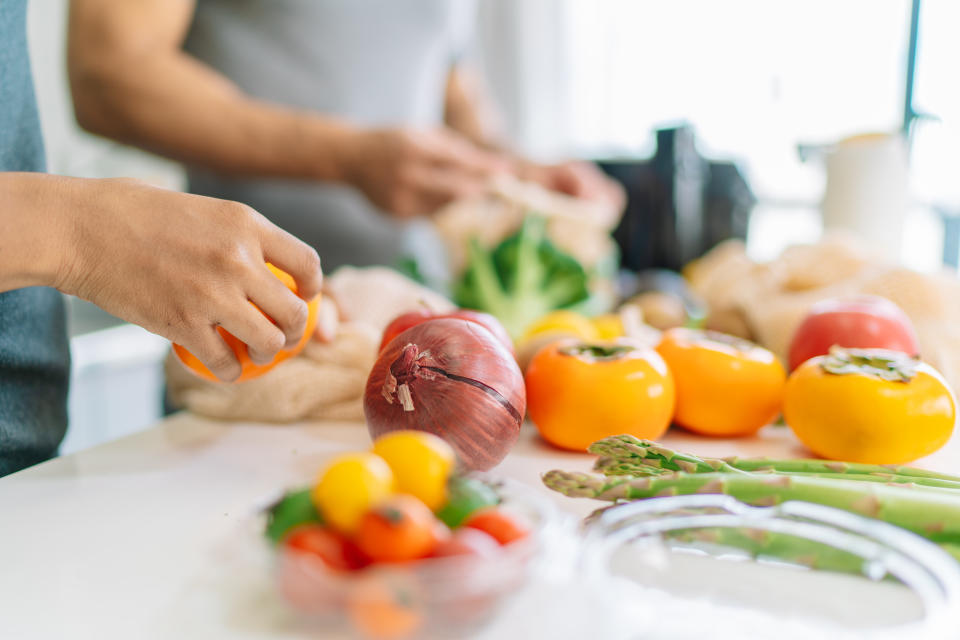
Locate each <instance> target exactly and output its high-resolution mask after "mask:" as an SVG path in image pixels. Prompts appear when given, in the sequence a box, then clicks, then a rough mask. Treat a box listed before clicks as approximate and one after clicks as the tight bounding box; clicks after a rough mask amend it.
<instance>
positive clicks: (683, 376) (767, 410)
mask: <svg viewBox="0 0 960 640" xmlns="http://www.w3.org/2000/svg"><path fill="white" fill-rule="evenodd" d="M657 352H658V353H659V354H660V355H661V356H663V359H664V360H666V362H667V366H669V367H670V371H671V372H672V373H673V380H674V382H675V383H676V385H677V408H676V413H675V414H674V418H673V421H674V422H675V423H677V424H679V425H680V426H682V427H685V428H687V429H689V430H690V431H695V432H697V433H700V434H704V435H708V436H743V435H750V434H752V433H755V432H756V431H757V430H758V429H760V427H762V426H764V425H766V424H768V423H770V422H771V421H772V420H773V419H774V418H776V417H777V415H778V414H779V413H780V409H781V405H782V403H783V387H784V384H785V383H786V380H787V376H786V373H785V372H784V370H783V366H782V365H781V364H780V362H779V361H778V360H777V358H776V356H774V355H773V353H771V352H770V351H767V350H766V349H764V348H762V347H760V346H757V345H755V344H753V343H752V342H747V341H746V340H741V339H739V338H734V337H733V336H728V335H726V334H723V333H716V332H713V331H701V330H699V329H684V328H675V329H669V330H667V331H666V332H664V334H663V337H662V338H661V340H660V344H659V345H658V346H657Z"/></svg>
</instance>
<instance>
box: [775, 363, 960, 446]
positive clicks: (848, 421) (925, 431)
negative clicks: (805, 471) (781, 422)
mask: <svg viewBox="0 0 960 640" xmlns="http://www.w3.org/2000/svg"><path fill="white" fill-rule="evenodd" d="M783 415H784V418H786V420H787V424H788V425H790V428H791V429H793V432H794V433H795V434H796V435H797V437H798V438H799V439H800V441H801V442H803V444H805V445H806V446H807V447H808V448H809V449H810V450H811V451H813V452H814V453H816V454H817V455H818V456H822V457H824V458H830V459H833V460H847V461H850V462H862V463H866V464H904V463H907V462H911V461H913V460H916V459H917V458H922V457H923V456H926V455H930V454H931V453H933V452H934V451H936V450H937V449H939V448H940V447H942V446H943V445H944V444H946V442H947V440H949V439H950V435H951V434H952V433H953V426H954V422H955V419H956V400H955V399H954V396H953V392H952V391H951V390H950V387H949V386H948V385H947V383H946V381H945V380H944V378H943V376H942V375H940V373H939V372H938V371H937V370H936V369H934V368H933V367H931V366H930V365H928V364H925V363H923V362H920V361H919V359H917V358H916V357H911V356H909V355H907V354H905V353H899V352H896V351H890V350H886V349H844V348H841V347H833V348H832V349H831V350H830V353H829V354H828V355H826V356H817V357H815V358H811V359H810V360H807V361H806V362H804V363H803V364H801V365H800V366H799V367H797V370H796V371H794V372H793V374H791V375H790V379H789V380H788V381H787V388H786V395H785V397H784V401H783Z"/></svg>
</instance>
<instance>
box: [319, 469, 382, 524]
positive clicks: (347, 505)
mask: <svg viewBox="0 0 960 640" xmlns="http://www.w3.org/2000/svg"><path fill="white" fill-rule="evenodd" d="M394 482H395V481H394V477H393V471H391V470H390V466H389V465H388V464H387V463H386V461H385V460H384V459H383V458H381V457H380V456H378V455H376V454H373V453H347V454H343V455H340V456H338V457H336V458H334V459H333V460H332V461H331V462H330V464H329V465H327V467H326V469H324V470H323V471H322V472H321V474H320V479H319V481H318V482H317V485H316V486H315V487H314V488H313V494H312V495H313V502H314V504H315V505H316V507H317V509H319V511H320V513H321V515H323V518H324V520H325V521H326V522H329V523H330V524H332V525H333V526H334V527H336V528H337V529H339V530H340V531H342V532H343V533H347V534H350V533H353V532H354V531H355V530H356V528H357V526H358V525H359V524H360V519H361V518H362V517H363V515H364V514H365V513H366V512H367V511H368V510H369V509H370V508H371V507H373V506H375V505H376V504H377V503H379V502H382V501H383V500H385V499H386V498H388V497H389V496H390V495H391V494H392V493H393V490H394Z"/></svg>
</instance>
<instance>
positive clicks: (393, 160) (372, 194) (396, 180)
mask: <svg viewBox="0 0 960 640" xmlns="http://www.w3.org/2000/svg"><path fill="white" fill-rule="evenodd" d="M347 146H349V149H350V151H349V154H348V160H347V169H346V171H345V175H346V178H347V181H348V182H350V183H351V184H353V185H354V186H355V187H356V188H358V189H360V191H362V192H363V193H364V195H366V196H367V198H368V199H369V200H370V201H371V202H372V203H373V204H375V205H377V206H378V207H380V208H381V209H384V210H385V211H387V212H389V213H392V214H394V215H396V216H398V217H401V218H409V217H413V216H417V215H424V214H431V213H433V212H435V211H436V210H437V209H439V208H440V207H442V206H443V205H445V204H447V203H448V202H450V201H452V200H456V199H459V198H465V197H470V196H474V195H476V194H478V193H481V192H483V191H484V190H485V189H487V188H488V187H489V184H490V178H491V176H493V175H494V174H496V173H503V172H507V171H509V169H510V163H509V162H508V161H507V160H506V159H505V158H504V157H502V156H500V155H499V154H496V153H491V152H489V151H485V150H483V149H481V148H479V147H477V146H476V145H474V144H473V143H472V142H470V141H469V140H467V139H466V138H464V137H463V136H461V135H459V134H457V133H455V132H453V131H450V130H449V129H427V130H418V129H377V130H367V131H359V132H357V133H356V134H355V135H354V138H353V140H352V144H349V145H347Z"/></svg>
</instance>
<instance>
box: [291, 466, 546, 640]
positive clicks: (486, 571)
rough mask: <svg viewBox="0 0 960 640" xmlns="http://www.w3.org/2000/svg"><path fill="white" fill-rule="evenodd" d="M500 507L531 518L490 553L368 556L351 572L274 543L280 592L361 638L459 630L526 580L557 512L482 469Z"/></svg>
mask: <svg viewBox="0 0 960 640" xmlns="http://www.w3.org/2000/svg"><path fill="white" fill-rule="evenodd" d="M481 479H482V480H484V481H485V482H486V483H487V484H490V485H491V486H494V487H495V488H496V490H497V492H498V494H499V495H500V496H501V500H502V502H501V504H500V508H502V509H505V510H507V511H510V512H511V513H514V514H516V515H517V516H519V517H520V518H522V519H523V520H524V521H525V522H526V523H528V524H529V525H530V526H531V529H532V533H531V535H529V536H527V537H526V538H523V539H521V540H518V541H515V542H513V543H510V544H508V545H505V546H503V547H500V553H499V554H498V555H497V556H496V557H494V558H492V559H491V558H479V557H474V556H452V557H445V558H425V559H422V560H416V561H411V562H406V563H396V564H385V563H380V564H375V565H371V566H369V567H367V568H365V569H361V570H359V571H354V572H337V571H333V570H331V569H329V568H328V567H327V566H326V565H325V564H324V563H323V562H322V560H320V559H319V558H316V557H314V556H309V555H305V554H302V553H297V552H295V551H289V550H286V549H284V548H283V547H278V551H277V553H276V558H275V563H274V564H275V571H276V579H277V585H278V589H279V592H280V594H281V595H282V598H283V600H284V601H285V602H286V604H287V605H288V606H289V607H291V608H293V609H294V610H295V611H296V613H297V615H298V616H299V617H300V618H301V619H303V620H304V621H305V623H306V624H307V625H308V626H309V627H312V628H314V629H318V630H319V629H323V630H324V631H325V632H333V631H337V632H340V633H344V634H346V635H352V636H355V637H365V638H394V639H400V638H463V637H467V636H469V635H471V634H473V633H476V632H477V631H479V630H480V629H481V628H483V627H484V626H485V625H486V624H487V623H488V622H490V621H491V620H493V619H494V618H495V617H496V615H497V613H498V611H499V609H500V607H501V605H502V604H503V603H504V601H505V599H506V598H507V597H509V596H510V595H511V594H513V593H515V592H516V591H518V590H519V589H520V588H521V587H523V586H524V584H526V582H527V580H528V577H529V575H530V569H531V565H532V561H533V560H534V558H535V557H536V556H537V554H538V552H539V550H540V548H541V546H542V541H543V539H544V537H545V536H546V535H548V534H549V530H550V528H551V524H552V523H554V522H556V519H557V514H556V512H555V509H554V507H553V505H552V504H551V503H550V502H549V501H547V500H546V499H545V498H542V497H540V496H539V495H537V493H535V492H534V491H532V490H531V489H530V488H529V487H526V486H524V485H522V484H519V483H515V482H509V481H502V480H494V479H491V478H489V477H483V476H482V477H481Z"/></svg>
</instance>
